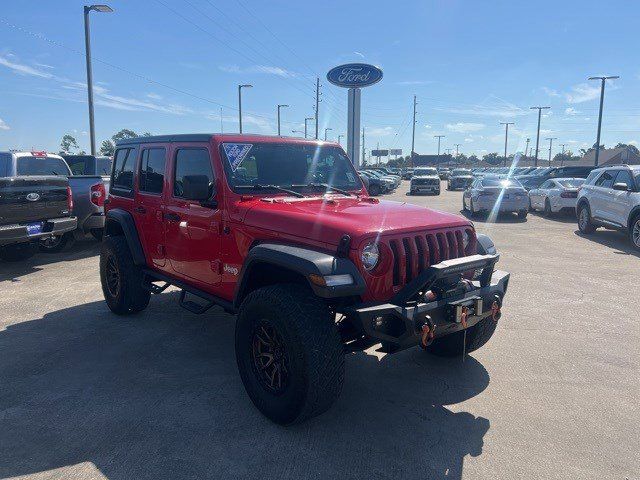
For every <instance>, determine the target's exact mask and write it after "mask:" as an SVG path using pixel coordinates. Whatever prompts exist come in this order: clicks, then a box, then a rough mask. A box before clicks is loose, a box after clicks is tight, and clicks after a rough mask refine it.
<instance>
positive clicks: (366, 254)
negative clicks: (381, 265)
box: [360, 243, 380, 270]
mask: <svg viewBox="0 0 640 480" xmlns="http://www.w3.org/2000/svg"><path fill="white" fill-rule="evenodd" d="M379 259H380V251H379V250H378V246H377V245H376V244H375V243H368V244H367V245H365V247H364V248H363V249H362V254H361V255H360V261H362V265H363V266H364V268H365V269H366V270H373V269H374V268H375V266H376V265H377V264H378V260H379Z"/></svg>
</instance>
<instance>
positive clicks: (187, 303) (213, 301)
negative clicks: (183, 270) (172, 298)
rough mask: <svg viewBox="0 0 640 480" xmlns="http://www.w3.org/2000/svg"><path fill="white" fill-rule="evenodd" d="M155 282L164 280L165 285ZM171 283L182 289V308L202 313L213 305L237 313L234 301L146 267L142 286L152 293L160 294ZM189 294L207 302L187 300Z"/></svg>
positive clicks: (180, 302) (180, 301)
mask: <svg viewBox="0 0 640 480" xmlns="http://www.w3.org/2000/svg"><path fill="white" fill-rule="evenodd" d="M153 282H164V285H155V284H154V283H153ZM170 285H173V286H175V287H178V288H179V289H181V290H182V291H181V292H180V300H179V304H180V306H181V307H182V308H184V309H186V310H188V311H190V312H192V313H196V314H201V313H204V312H206V311H207V310H209V309H210V308H211V307H213V306H219V307H222V309H223V310H224V311H225V312H227V313H231V314H235V313H237V310H236V309H235V308H234V306H233V303H232V302H229V301H228V300H225V299H223V298H220V297H216V296H215V295H211V294H210V293H207V292H204V291H202V290H199V289H197V288H194V287H192V286H190V285H187V284H185V283H183V282H181V281H180V280H176V279H174V278H171V277H169V276H168V275H163V274H162V273H158V272H154V271H151V270H149V269H144V277H143V280H142V287H143V288H145V289H147V290H149V291H150V292H151V293H154V294H158V293H162V292H164V291H165V290H166V289H167V288H168V287H169V286H170ZM187 293H188V294H191V295H194V296H196V297H198V298H201V299H202V300H205V302H206V303H205V304H199V303H196V302H194V301H191V300H187V299H186V296H187Z"/></svg>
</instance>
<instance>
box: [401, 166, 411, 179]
mask: <svg viewBox="0 0 640 480" xmlns="http://www.w3.org/2000/svg"><path fill="white" fill-rule="evenodd" d="M413 170H414V169H413V168H406V169H405V170H404V172H402V179H403V180H411V177H412V176H413Z"/></svg>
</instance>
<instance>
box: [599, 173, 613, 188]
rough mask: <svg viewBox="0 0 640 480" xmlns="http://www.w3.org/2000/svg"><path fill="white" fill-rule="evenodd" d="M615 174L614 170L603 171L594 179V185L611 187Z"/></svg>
mask: <svg viewBox="0 0 640 480" xmlns="http://www.w3.org/2000/svg"><path fill="white" fill-rule="evenodd" d="M615 174H616V172H615V170H607V171H605V172H604V173H603V174H602V175H600V177H599V178H598V180H596V183H595V185H596V187H602V188H611V187H613V178H614V176H615Z"/></svg>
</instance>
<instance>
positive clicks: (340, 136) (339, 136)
mask: <svg viewBox="0 0 640 480" xmlns="http://www.w3.org/2000/svg"><path fill="white" fill-rule="evenodd" d="M342 137H344V135H342V134H340V135H338V145H342V144H341V143H340V138H342Z"/></svg>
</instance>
